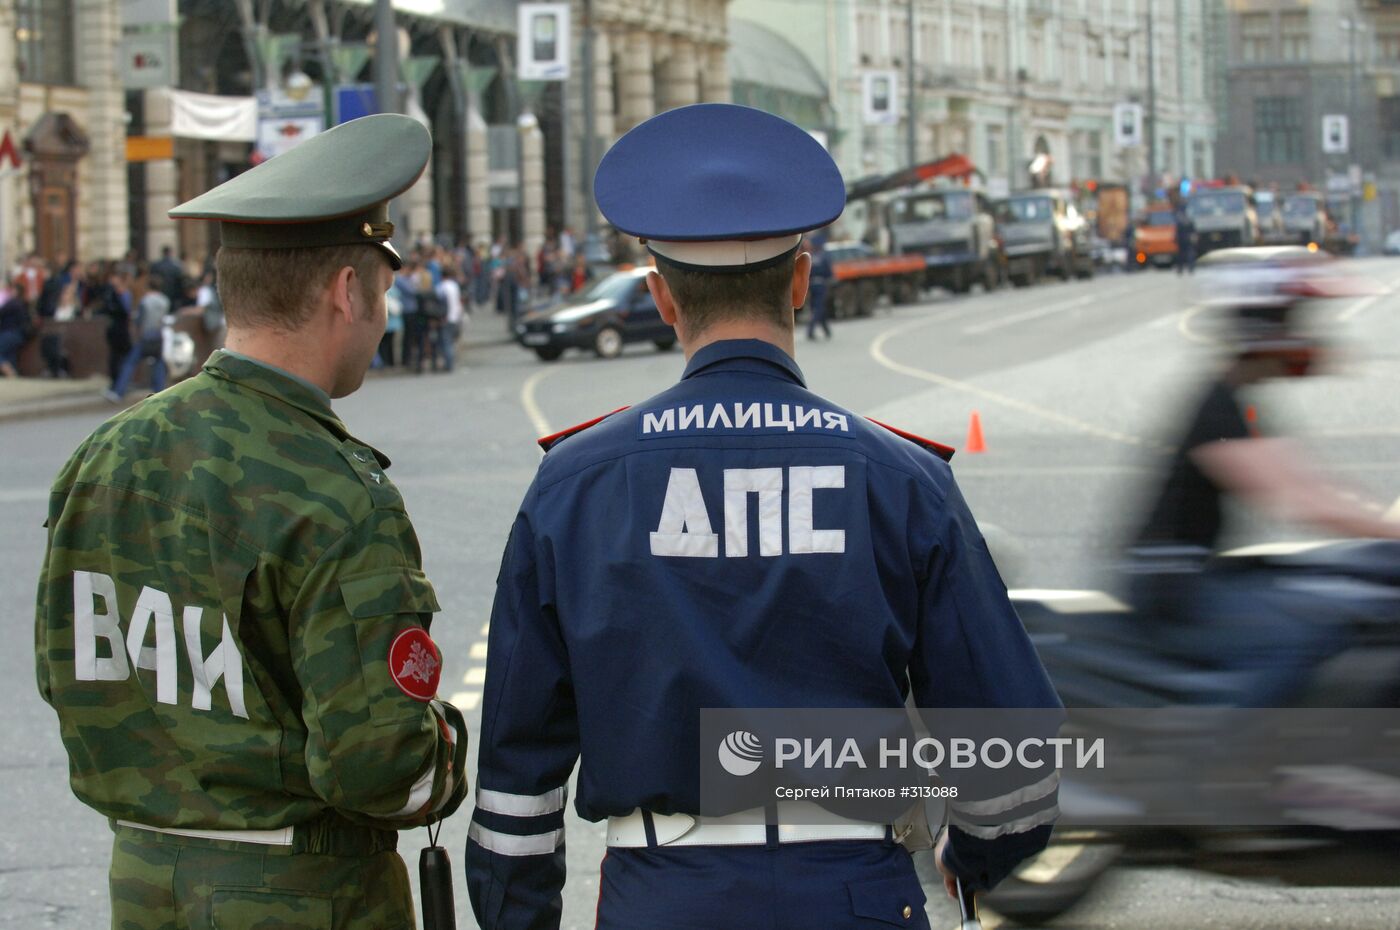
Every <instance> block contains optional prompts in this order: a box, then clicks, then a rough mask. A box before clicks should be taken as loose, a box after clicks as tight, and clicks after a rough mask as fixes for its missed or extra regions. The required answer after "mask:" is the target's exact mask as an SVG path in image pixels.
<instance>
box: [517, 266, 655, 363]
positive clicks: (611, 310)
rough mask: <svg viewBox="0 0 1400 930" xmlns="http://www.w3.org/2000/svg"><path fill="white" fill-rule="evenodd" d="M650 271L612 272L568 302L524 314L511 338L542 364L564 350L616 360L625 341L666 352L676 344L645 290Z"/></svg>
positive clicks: (628, 270) (640, 269) (553, 358)
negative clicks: (587, 350)
mask: <svg viewBox="0 0 1400 930" xmlns="http://www.w3.org/2000/svg"><path fill="white" fill-rule="evenodd" d="M650 270H651V269H650V268H628V269H625V270H622V271H615V272H613V273H612V274H610V275H608V276H607V277H606V278H603V279H602V280H600V281H598V283H596V284H594V285H593V286H592V287H590V288H589V289H588V290H586V291H584V292H583V293H582V294H579V295H577V296H576V297H573V298H571V299H570V300H569V301H568V302H567V303H564V304H562V305H561V306H558V307H551V308H549V309H547V310H536V311H534V312H532V313H527V314H525V315H524V316H522V317H521V318H520V320H519V321H518V322H517V323H516V324H515V339H516V341H517V342H519V343H520V344H521V345H522V346H524V347H525V348H527V349H533V350H534V353H535V354H536V355H538V356H539V357H540V358H542V359H543V360H544V361H546V362H552V361H554V360H555V359H557V358H558V357H559V356H561V355H563V354H564V350H565V349H592V350H593V351H594V352H595V353H597V355H598V356H599V357H600V358H617V356H619V355H621V354H622V347H623V346H624V345H626V344H627V343H629V342H651V343H655V345H656V347H657V348H658V349H661V350H662V351H666V350H668V349H670V348H671V347H672V346H674V345H675V344H676V331H675V330H673V329H672V328H671V327H669V326H667V325H666V324H665V322H663V321H662V319H661V313H660V312H659V311H658V310H657V309H656V302H655V301H653V300H652V299H651V292H650V291H648V290H647V285H646V276H647V272H648V271H650Z"/></svg>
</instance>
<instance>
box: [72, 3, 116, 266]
mask: <svg viewBox="0 0 1400 930" xmlns="http://www.w3.org/2000/svg"><path fill="white" fill-rule="evenodd" d="M75 6H76V11H75V12H76V20H75V22H74V24H73V25H74V30H75V32H76V39H77V46H78V50H77V57H76V66H77V80H78V83H79V84H80V85H81V86H83V87H85V88H87V98H88V99H87V112H85V113H82V114H74V116H75V118H77V119H79V120H81V121H82V124H83V130H84V131H85V132H86V133H87V136H88V142H89V144H90V145H91V148H90V149H89V151H88V154H87V157H86V158H85V159H84V160H83V163H82V164H81V165H80V169H79V172H80V173H79V183H80V185H81V186H80V188H79V190H78V249H79V252H80V254H81V255H83V256H84V257H87V258H117V257H119V256H121V255H122V254H123V253H124V252H126V249H127V242H128V237H129V232H128V230H129V226H130V224H129V223H128V222H127V186H126V119H125V113H126V106H125V98H124V96H123V92H122V82H121V76H120V74H119V73H118V70H117V56H116V54H115V53H114V52H113V49H115V48H117V47H118V46H119V45H120V44H121V17H120V8H119V6H118V4H116V3H113V2H111V0H79V2H78V3H77V4H75Z"/></svg>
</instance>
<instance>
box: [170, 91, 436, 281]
mask: <svg viewBox="0 0 1400 930" xmlns="http://www.w3.org/2000/svg"><path fill="white" fill-rule="evenodd" d="M431 150H432V136H431V135H429V133H428V130H427V129H425V128H424V127H423V125H422V124H421V123H419V122H418V121H417V120H415V119H411V118H409V117H407V116H401V115H399V114H397V113H380V114H377V115H374V116H364V117H361V118H360V119H356V120H351V121H350V122H348V123H342V124H341V125H339V126H336V127H335V128H333V129H329V130H327V131H326V132H323V133H320V134H318V135H315V136H312V137H311V138H310V139H307V140H306V141H305V142H303V143H301V144H300V145H298V146H297V147H296V148H294V149H291V150H290V151H287V152H284V153H282V154H281V155H278V156H277V157H275V158H271V159H269V160H267V161H265V162H263V163H262V164H261V165H258V166H257V167H256V168H252V169H250V170H248V171H245V172H243V173H242V174H240V175H239V176H238V177H236V178H231V179H229V180H228V181H225V182H224V183H223V184H220V185H219V186H218V187H216V188H214V189H213V190H211V191H207V192H205V193H203V194H200V195H199V196H198V197H196V198H194V199H193V200H190V201H187V202H185V203H182V204H180V206H178V207H176V208H175V209H173V210H171V211H170V216H171V217H172V218H173V219H177V220H185V219H193V220H219V221H220V222H221V223H222V226H221V229H220V232H221V233H222V238H223V244H224V245H226V246H229V247H230V248H237V249H296V248H313V247H317V246H330V245H377V246H379V247H380V248H381V249H383V250H384V252H385V254H386V255H387V256H388V257H389V262H390V264H392V265H393V266H394V269H395V270H398V269H399V268H400V267H402V265H403V261H402V259H400V258H399V253H398V252H397V251H396V250H395V249H394V247H393V246H392V245H391V244H390V243H389V238H390V237H391V236H393V234H394V224H393V223H390V222H389V201H390V200H392V199H394V198H395V197H397V196H398V195H399V194H402V193H403V192H404V191H406V190H408V189H409V188H410V187H412V186H413V184H414V182H416V181H417V180H418V178H419V177H420V176H421V175H422V174H423V169H424V168H426V167H427V166H428V155H429V153H430V152H431Z"/></svg>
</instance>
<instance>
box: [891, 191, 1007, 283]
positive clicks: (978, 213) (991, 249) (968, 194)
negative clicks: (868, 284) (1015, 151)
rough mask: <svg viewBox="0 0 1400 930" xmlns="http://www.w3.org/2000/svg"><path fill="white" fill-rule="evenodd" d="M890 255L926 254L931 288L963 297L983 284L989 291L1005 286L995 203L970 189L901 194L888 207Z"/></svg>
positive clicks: (924, 255) (927, 273)
mask: <svg viewBox="0 0 1400 930" xmlns="http://www.w3.org/2000/svg"><path fill="white" fill-rule="evenodd" d="M885 225H886V227H887V228H888V230H889V250H890V252H891V254H894V255H922V256H923V257H924V260H925V264H926V268H927V270H926V271H925V276H924V285H925V286H926V287H945V288H947V289H948V290H950V291H952V292H954V293H956V294H961V293H965V292H966V291H967V290H969V289H970V288H971V287H972V285H973V283H974V282H978V281H980V282H981V283H982V286H983V287H984V288H986V289H987V290H992V289H993V288H995V287H997V285H999V284H1000V283H1001V280H1002V266H1003V260H1002V256H1001V253H1000V249H999V247H998V246H997V242H996V221H995V219H994V218H993V216H992V205H991V202H990V201H989V200H988V199H987V198H986V196H984V195H983V194H982V193H980V192H978V191H974V190H970V189H968V188H966V187H947V188H942V189H934V190H923V191H916V192H912V193H908V194H901V195H900V196H897V197H895V198H894V199H892V200H891V201H890V202H889V203H887V204H886V205H885Z"/></svg>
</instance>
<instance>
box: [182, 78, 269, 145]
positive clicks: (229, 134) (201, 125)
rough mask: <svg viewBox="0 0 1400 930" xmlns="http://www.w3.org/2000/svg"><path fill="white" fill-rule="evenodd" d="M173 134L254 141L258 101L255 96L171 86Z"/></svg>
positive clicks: (224, 140) (183, 137) (194, 137)
mask: <svg viewBox="0 0 1400 930" xmlns="http://www.w3.org/2000/svg"><path fill="white" fill-rule="evenodd" d="M168 93H169V94H170V134H171V135H173V136H178V137H180V138H182V139H212V140H214V141H215V142H252V141H253V140H254V139H256V138H257V136H258V102H257V100H256V99H255V98H253V97H220V96H218V95H215V94H196V93H194V92H193V91H188V90H171V91H169V92H168Z"/></svg>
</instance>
